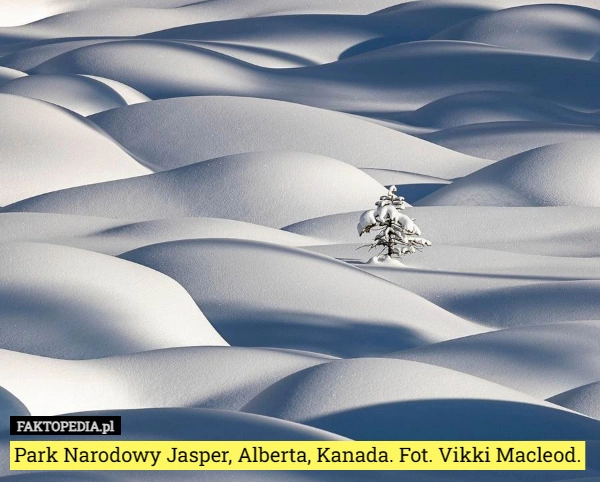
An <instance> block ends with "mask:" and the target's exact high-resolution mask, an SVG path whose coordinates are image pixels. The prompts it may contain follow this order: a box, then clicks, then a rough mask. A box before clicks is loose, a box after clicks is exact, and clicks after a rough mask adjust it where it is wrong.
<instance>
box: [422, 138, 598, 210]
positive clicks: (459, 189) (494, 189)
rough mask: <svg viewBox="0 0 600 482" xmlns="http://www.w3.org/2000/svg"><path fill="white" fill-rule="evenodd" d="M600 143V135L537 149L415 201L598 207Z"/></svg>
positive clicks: (445, 203) (434, 203) (495, 164)
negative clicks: (599, 137)
mask: <svg viewBox="0 0 600 482" xmlns="http://www.w3.org/2000/svg"><path fill="white" fill-rule="evenodd" d="M599 147H600V139H597V140H589V141H571V142H565V143H560V144H553V145H550V146H546V147H540V148H537V149H533V150H530V151H527V152H524V153H522V154H517V155H515V156H512V157H509V158H506V159H503V160H502V161H499V162H496V163H494V164H492V165H491V166H489V167H487V168H484V169H481V170H480V171H477V172H475V173H473V174H470V175H468V176H465V177H464V178H462V179H459V180H457V181H455V182H453V183H452V184H451V185H449V186H445V187H443V188H441V189H439V190H437V191H436V192H434V193H433V194H431V195H429V196H427V197H425V198H423V199H421V200H419V201H418V202H417V203H416V204H418V205H421V206H427V205H436V204H437V205H480V206H565V205H566V206H595V207H599V206H600V192H599V191H598V182H599V181H600V163H599V162H598V161H599V160H600V154H599V151H598V148H599ZM574 163H575V165H576V167H575V166H574Z"/></svg>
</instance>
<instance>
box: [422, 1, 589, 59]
mask: <svg viewBox="0 0 600 482" xmlns="http://www.w3.org/2000/svg"><path fill="white" fill-rule="evenodd" d="M432 38H433V39H435V40H460V41H463V42H477V43H483V44H490V45H497V46H499V47H505V48H509V49H514V50H523V51H528V52H535V53H538V54H542V55H553V56H560V57H569V58H574V59H581V60H589V59H591V58H592V57H593V56H594V54H595V53H596V52H597V51H598V48H600V11H598V10H594V9H591V8H583V7H579V6H574V5H527V6H523V7H516V8H509V9H504V10H499V11H496V12H493V13H488V14H485V15H480V16H479V17H476V18H472V19H470V20H467V21H465V22H462V23H460V24H458V25H455V26H452V27H450V28H449V29H447V30H445V31H443V32H440V33H438V34H436V35H434V36H433V37H432Z"/></svg>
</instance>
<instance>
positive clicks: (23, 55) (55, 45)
mask: <svg viewBox="0 0 600 482" xmlns="http://www.w3.org/2000/svg"><path fill="white" fill-rule="evenodd" d="M1 32H2V30H0V35H1ZM115 40H119V37H114V38H111V37H108V38H86V39H85V40H79V39H51V40H36V41H33V42H28V43H27V44H26V46H25V47H24V46H23V45H22V44H17V45H15V46H7V47H6V49H7V51H8V52H9V53H6V55H4V56H3V57H0V65H4V66H5V67H10V68H11V69H16V70H22V71H23V72H27V71H29V70H31V69H33V68H34V67H37V66H38V65H40V64H42V63H44V62H46V61H48V60H50V59H53V58H54V57H58V56H59V55H62V54H64V53H66V52H70V51H72V50H76V49H79V48H81V47H86V46H88V45H95V44H99V43H104V42H114V41H115Z"/></svg>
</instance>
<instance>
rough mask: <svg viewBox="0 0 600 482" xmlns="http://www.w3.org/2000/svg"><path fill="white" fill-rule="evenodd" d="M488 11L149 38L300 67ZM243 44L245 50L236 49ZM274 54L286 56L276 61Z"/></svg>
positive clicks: (279, 19) (299, 22)
mask: <svg viewBox="0 0 600 482" xmlns="http://www.w3.org/2000/svg"><path fill="white" fill-rule="evenodd" d="M346 6H347V5H346ZM487 11H488V10H487V9H485V8H481V7H473V6H465V5H444V6H443V7H442V8H440V9H437V8H433V11H431V9H428V8H418V7H417V8H404V9H402V11H401V12H388V13H381V14H378V15H348V14H344V15H339V14H338V15H334V14H326V15H323V14H315V13H314V11H313V12H311V14H310V15H278V16H268V17H248V18H238V19H235V20H232V21H226V22H209V23H200V24H196V25H186V26H183V27H177V28H173V29H168V30H164V31H161V32H155V33H151V34H148V35H146V36H145V37H146V38H155V39H163V40H182V39H184V40H185V41H186V42H189V41H193V42H194V44H195V45H201V46H203V47H205V48H209V49H211V50H215V49H216V50H217V51H220V52H223V53H227V54H228V55H230V56H233V57H237V58H240V59H241V60H246V61H248V62H251V63H256V59H257V54H258V53H259V52H263V53H266V54H270V57H271V62H267V63H261V64H262V65H265V66H270V67H273V66H275V67H282V66H287V65H289V66H292V65H293V66H298V67H299V66H308V65H315V64H324V63H329V62H335V61H336V60H338V59H339V58H340V57H341V58H346V57H349V56H353V55H358V54H361V53H364V52H367V51H370V50H375V49H378V48H381V47H385V46H388V45H392V44H397V43H402V42H409V41H416V40H426V39H427V38H429V37H430V36H431V35H433V34H435V33H437V32H439V31H440V30H444V29H445V28H447V27H449V26H451V25H454V24H455V23H457V22H460V21H463V20H466V19H468V18H471V17H473V16H475V15H477V14H480V13H483V12H487ZM199 42H201V43H199ZM239 46H243V47H244V48H243V49H239V48H238V49H235V47H239ZM224 49H226V50H224ZM274 53H279V54H280V55H279V56H277V57H274V58H273V54H274ZM273 60H275V62H273Z"/></svg>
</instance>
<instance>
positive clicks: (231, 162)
mask: <svg viewBox="0 0 600 482" xmlns="http://www.w3.org/2000/svg"><path fill="white" fill-rule="evenodd" d="M315 169H319V171H320V172H321V173H322V176H323V177H320V178H318V179H315V178H314V175H313V174H312V171H313V170H315ZM330 179H335V182H331V181H330ZM247 186H252V189H246V187H247ZM296 186H298V187H297V188H296ZM227 193H229V195H228V194H227ZM384 193H385V189H384V188H383V187H382V186H381V185H380V184H379V183H377V182H376V181H375V180H374V179H372V178H371V177H369V176H368V175H366V174H364V173H363V172H361V171H360V170H359V169H356V168H355V167H353V166H350V165H348V164H346V163H344V162H340V161H338V160H335V159H331V158H327V157H323V156H319V155H315V154H305V153H299V152H278V153H275V152H262V153H247V154H238V155H233V156H226V157H222V158H217V159H211V160H209V161H204V162H199V163H196V164H192V165H189V166H184V167H181V168H178V169H173V170H170V171H163V172H158V173H155V174H152V175H149V176H143V177H138V178H132V179H127V180H121V181H115V182H109V183H102V184H95V185H91V186H81V187H76V188H72V189H68V190H64V191H56V192H53V193H49V194H46V195H43V196H38V197H34V198H30V199H27V200H25V201H22V202H19V203H16V204H13V205H11V206H8V207H7V208H6V210H5V211H6V212H15V211H29V212H50V213H62V214H81V215H86V216H102V217H113V218H119V217H121V218H128V219H134V220H140V221H145V220H152V219H160V218H171V217H173V218H177V217H191V216H208V217H223V218H227V219H235V220H238V221H245V222H249V223H254V224H262V225H264V226H271V227H276V228H279V227H282V226H285V225H287V224H290V223H294V222H296V221H299V220H302V219H306V218H310V217H314V216H320V215H326V214H331V213H334V212H340V211H353V210H355V209H358V208H360V206H361V205H364V204H366V203H367V202H369V201H370V200H372V199H377V198H379V196H380V195H382V194H384ZM257 206H260V208H259V209H257Z"/></svg>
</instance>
